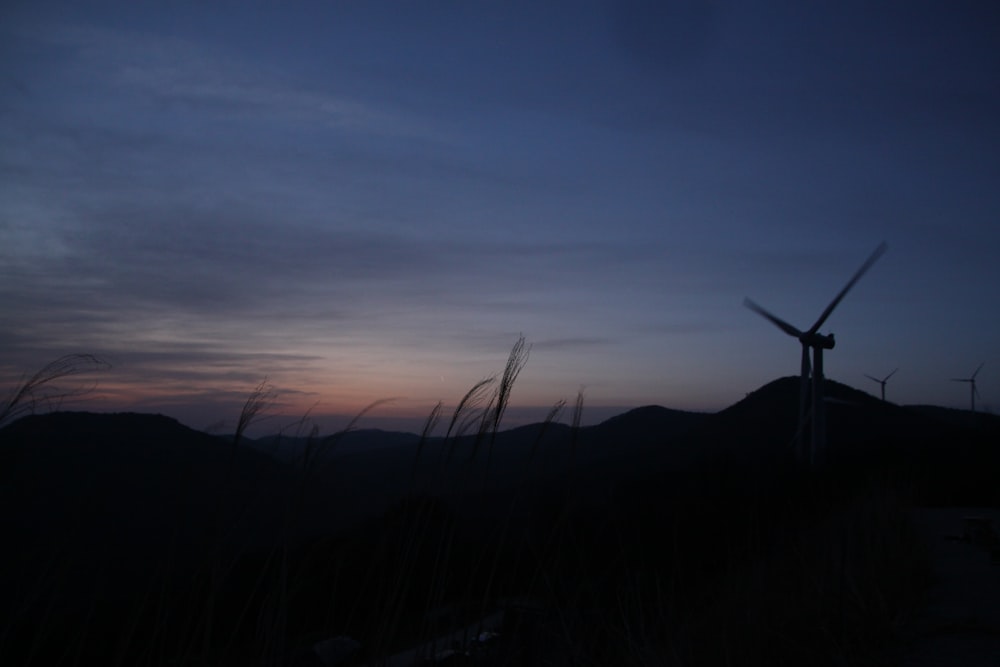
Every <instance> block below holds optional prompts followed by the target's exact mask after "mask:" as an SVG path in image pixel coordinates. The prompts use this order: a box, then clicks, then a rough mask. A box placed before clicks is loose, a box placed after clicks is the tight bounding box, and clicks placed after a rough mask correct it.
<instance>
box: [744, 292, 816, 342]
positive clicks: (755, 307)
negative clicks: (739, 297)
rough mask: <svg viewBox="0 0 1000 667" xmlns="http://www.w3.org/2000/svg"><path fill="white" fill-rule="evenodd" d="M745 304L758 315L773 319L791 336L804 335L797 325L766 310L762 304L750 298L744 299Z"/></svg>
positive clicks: (772, 320)
mask: <svg viewBox="0 0 1000 667" xmlns="http://www.w3.org/2000/svg"><path fill="white" fill-rule="evenodd" d="M743 305H744V306H746V307H747V308H749V309H750V310H752V311H754V312H755V313H757V314H758V315H760V316H762V317H766V318H767V319H769V320H771V322H772V323H773V324H774V325H775V326H776V327H778V328H779V329H781V330H782V331H784V332H785V333H786V334H788V335H789V336H795V337H796V338H799V337H801V336H802V332H801V331H799V330H798V329H796V328H795V327H793V326H792V325H791V324H789V323H788V322H786V321H784V320H783V319H781V318H780V317H778V316H777V315H773V314H771V313H769V312H768V311H766V310H764V309H763V308H761V307H760V306H758V305H757V304H756V303H754V302H753V301H751V300H750V299H743Z"/></svg>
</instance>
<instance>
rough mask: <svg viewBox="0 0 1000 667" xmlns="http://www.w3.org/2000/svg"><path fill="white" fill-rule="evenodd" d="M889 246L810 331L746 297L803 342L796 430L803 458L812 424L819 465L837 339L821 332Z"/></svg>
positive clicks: (812, 458) (882, 247)
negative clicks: (826, 368) (827, 373)
mask: <svg viewBox="0 0 1000 667" xmlns="http://www.w3.org/2000/svg"><path fill="white" fill-rule="evenodd" d="M887 249H888V246H887V245H886V244H885V243H884V242H883V243H880V244H879V246H878V247H877V248H875V251H874V252H873V253H872V254H871V256H870V257H869V258H868V259H867V260H865V263H864V264H862V265H861V268H860V269H858V270H857V271H856V272H855V273H854V275H853V276H852V277H851V279H850V280H849V281H848V282H847V284H846V285H844V289H842V290H840V293H839V294H837V296H836V297H834V299H833V301H831V302H830V305H829V306H827V307H826V310H824V311H823V313H822V314H821V315H820V316H819V319H818V320H816V322H815V324H813V325H812V326H811V327H810V328H809V329H808V330H807V331H800V330H799V329H797V328H795V327H793V326H792V325H791V324H789V323H788V322H786V321H784V320H782V319H781V318H779V317H777V316H776V315H773V314H772V313H769V312H768V311H766V310H765V309H764V308H762V307H761V306H759V305H757V304H756V303H754V302H753V301H751V300H750V299H744V301H743V305H745V306H746V307H747V308H749V309H750V310H752V311H754V312H756V313H757V314H758V315H761V316H763V317H765V318H766V319H768V320H770V321H771V323H772V324H774V325H775V326H776V327H778V328H779V329H781V330H782V331H784V332H785V333H786V334H788V335H789V336H792V337H794V338H797V339H798V340H799V342H800V343H802V375H801V380H800V383H799V427H798V430H797V431H796V433H795V440H796V454H797V455H798V456H799V457H800V458H806V453H805V443H806V438H805V436H806V425H807V424H808V425H809V427H810V434H809V435H810V438H809V445H810V448H809V456H808V460H809V464H810V465H813V466H815V465H817V464H818V463H819V457H820V456H822V455H823V453H824V452H825V450H826V411H825V409H824V405H823V350H832V349H833V346H834V345H835V344H836V342H835V341H834V339H833V334H832V333H831V334H821V333H819V328H820V327H821V326H823V323H824V322H826V320H827V318H828V317H830V314H831V313H832V312H833V309H834V308H836V307H837V304H839V303H840V301H841V299H843V298H844V296H845V295H846V294H847V293H848V292H849V291H850V289H851V288H852V287H854V284H855V283H856V282H858V280H860V279H861V276H863V275H865V273H866V272H867V271H868V269H870V268H871V267H872V264H874V263H875V261H876V260H878V258H879V257H881V256H882V254H883V253H884V252H885V251H886V250H887ZM810 349H812V357H813V360H812V366H811V367H810V365H809V350H810ZM810 378H811V380H812V388H811V391H810Z"/></svg>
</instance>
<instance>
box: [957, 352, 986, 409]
mask: <svg viewBox="0 0 1000 667" xmlns="http://www.w3.org/2000/svg"><path fill="white" fill-rule="evenodd" d="M985 365H986V362H985V361H984V362H983V363H981V364H979V368H977V369H976V372H975V373H973V374H972V376H971V377H967V378H952V379H951V381H952V382H968V383H969V396H970V398H971V399H972V408H971V410H972V411H973V412H975V411H976V396H978V395H979V390H978V389H976V376H977V375H979V371H981V370H982V369H983V366H985Z"/></svg>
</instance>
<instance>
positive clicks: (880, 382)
mask: <svg viewBox="0 0 1000 667" xmlns="http://www.w3.org/2000/svg"><path fill="white" fill-rule="evenodd" d="M898 370H899V369H898V368H897V369H896V371H898ZM896 371H893V372H891V373H889V374H888V375H886V376H885V377H884V378H882V379H881V380H879V379H878V378H877V377H874V376H871V375H868V374H867V373H865V377H866V378H868V379H869V380H873V381H875V382H878V383H879V384H880V385H882V400H883V401H884V400H885V383H886V382H888V381H889V378H891V377H892V376H893V375H895V374H896Z"/></svg>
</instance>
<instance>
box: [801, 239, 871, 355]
mask: <svg viewBox="0 0 1000 667" xmlns="http://www.w3.org/2000/svg"><path fill="white" fill-rule="evenodd" d="M888 249H889V246H888V245H887V244H886V243H885V242H884V241H883V242H882V243H880V244H879V245H878V247H877V248H875V252H873V253H872V254H871V256H870V257H869V258H868V259H866V260H865V263H864V264H862V265H861V268H860V269H858V270H857V271H855V273H854V275H853V276H851V279H850V280H849V281H847V284H846V285H844V289H842V290H840V294H838V295H837V296H836V297H834V299H833V301H831V302H830V305H829V306H827V307H826V310H824V311H823V314H822V315H820V316H819V319H818V320H816V324H814V325H812V328H811V329H809V334H810V335H812V334H814V333H816V332H817V331H819V328H820V327H821V326H823V323H824V322H826V318H828V317H830V313H832V312H833V309H834V308H836V307H837V304H839V303H840V300H841V299H843V298H844V296H845V295H846V294H847V293H848V292H849V291H850V290H851V288H852V287H854V283H856V282H858V281H859V280H861V276H863V275H865V273H867V272H868V269H870V268H872V264H874V263H875V262H876V260H878V258H879V257H881V256H882V255H883V254H884V253H885V251H886V250H888Z"/></svg>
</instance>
